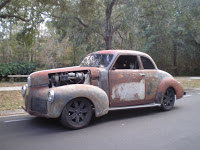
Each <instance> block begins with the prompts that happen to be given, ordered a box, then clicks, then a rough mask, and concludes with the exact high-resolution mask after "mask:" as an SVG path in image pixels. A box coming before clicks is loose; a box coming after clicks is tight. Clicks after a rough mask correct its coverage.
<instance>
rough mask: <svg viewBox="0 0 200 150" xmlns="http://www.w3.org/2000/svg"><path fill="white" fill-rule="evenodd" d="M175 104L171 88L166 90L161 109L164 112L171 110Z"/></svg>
mask: <svg viewBox="0 0 200 150" xmlns="http://www.w3.org/2000/svg"><path fill="white" fill-rule="evenodd" d="M174 103H175V93H174V90H173V89H172V88H168V89H167V90H166V92H165V94H164V96H163V100H162V104H161V108H162V110H164V111H168V110H170V109H172V107H173V106H174Z"/></svg>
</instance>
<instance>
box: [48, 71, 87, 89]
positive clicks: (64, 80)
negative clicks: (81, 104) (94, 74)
mask: <svg viewBox="0 0 200 150" xmlns="http://www.w3.org/2000/svg"><path fill="white" fill-rule="evenodd" d="M90 76H91V74H90V71H88V70H85V71H74V72H58V73H52V74H49V87H50V88H51V87H57V86H63V85H68V84H90Z"/></svg>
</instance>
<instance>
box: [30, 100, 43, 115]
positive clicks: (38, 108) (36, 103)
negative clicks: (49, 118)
mask: <svg viewBox="0 0 200 150" xmlns="http://www.w3.org/2000/svg"><path fill="white" fill-rule="evenodd" d="M31 110H32V111H35V112H39V113H41V114H47V101H46V100H43V99H40V98H31Z"/></svg>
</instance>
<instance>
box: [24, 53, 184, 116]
mask: <svg viewBox="0 0 200 150" xmlns="http://www.w3.org/2000/svg"><path fill="white" fill-rule="evenodd" d="M93 54H100V55H104V54H105V55H106V57H105V59H108V57H107V56H108V55H109V56H110V55H112V59H111V60H109V64H108V65H107V66H106V67H105V66H104V67H101V66H99V67H84V66H75V67H68V68H59V69H51V70H44V71H39V72H34V73H32V74H31V75H30V76H29V78H28V84H27V85H26V87H24V89H25V90H24V91H22V92H24V93H23V98H24V101H25V108H24V109H25V111H27V112H28V113H29V114H31V115H35V116H43V117H48V118H58V117H59V116H60V115H61V114H62V111H63V108H64V107H65V105H66V104H67V103H69V102H70V101H71V100H73V99H75V98H86V99H88V100H89V101H91V104H92V105H93V108H94V112H95V116H96V117H99V116H102V115H105V114H107V113H108V111H109V110H112V109H115V108H126V107H128V108H129V107H130V106H136V107H137V106H139V107H140V106H145V105H148V104H157V105H161V104H162V100H163V96H164V94H165V91H166V89H168V88H172V89H173V90H174V92H175V94H176V99H179V98H181V97H183V95H184V91H183V88H182V86H181V85H180V83H178V82H177V81H176V80H175V79H174V78H173V77H172V76H171V75H170V74H169V73H167V72H164V71H161V70H159V69H158V68H157V66H156V64H155V63H154V61H153V60H152V58H151V57H150V56H149V55H147V54H145V53H142V52H139V51H133V50H103V51H97V52H94V53H91V54H89V55H88V56H90V55H93ZM120 56H127V57H128V56H134V57H135V58H136V60H137V63H138V64H135V66H138V69H116V68H115V64H116V61H117V60H118V58H119V57H120ZM141 57H145V58H148V60H150V61H151V63H152V64H153V66H154V69H144V66H143V63H142V60H141ZM83 78H84V80H83ZM61 80H62V82H61ZM50 90H53V91H54V93H55V95H54V100H53V102H51V101H48V94H49V91H50Z"/></svg>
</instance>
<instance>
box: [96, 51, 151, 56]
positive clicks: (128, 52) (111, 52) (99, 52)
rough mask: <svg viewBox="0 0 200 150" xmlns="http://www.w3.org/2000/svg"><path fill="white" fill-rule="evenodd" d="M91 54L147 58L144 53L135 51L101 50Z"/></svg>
mask: <svg viewBox="0 0 200 150" xmlns="http://www.w3.org/2000/svg"><path fill="white" fill-rule="evenodd" d="M93 53H98V54H133V55H143V56H149V55H148V54H146V53H143V52H140V51H136V50H101V51H96V52H93Z"/></svg>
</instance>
